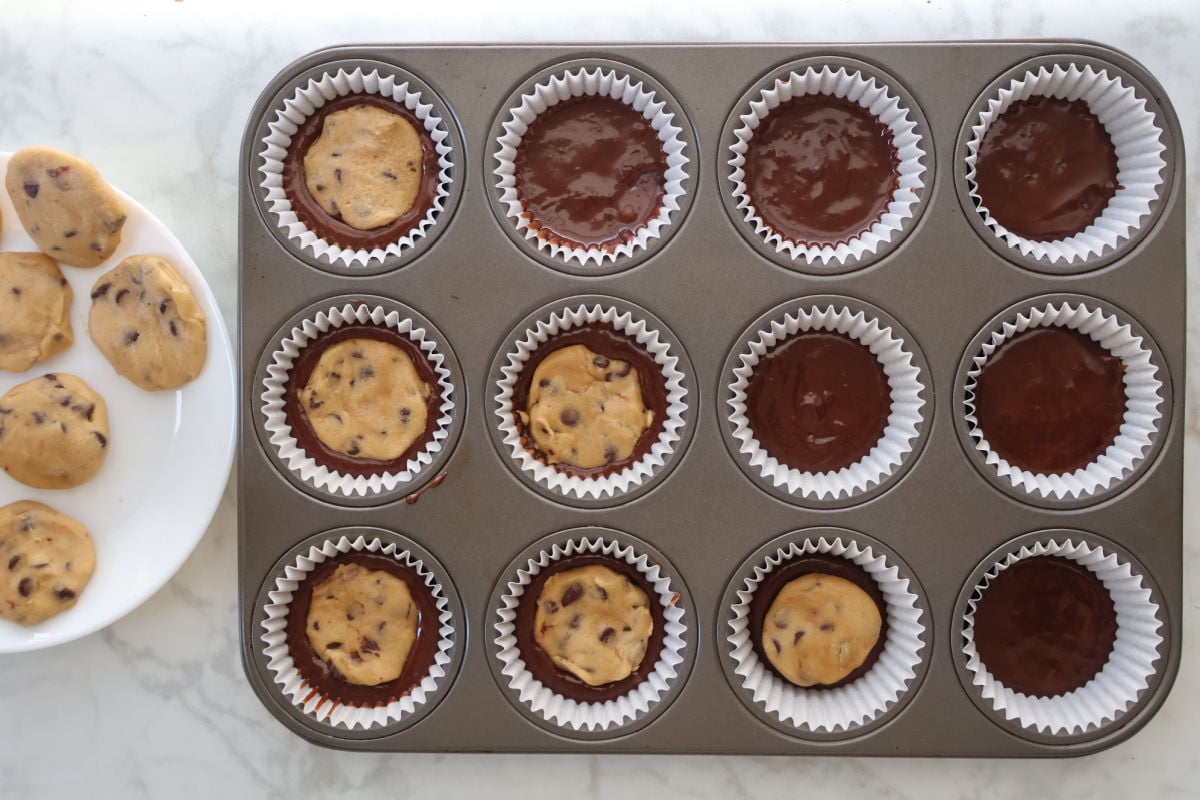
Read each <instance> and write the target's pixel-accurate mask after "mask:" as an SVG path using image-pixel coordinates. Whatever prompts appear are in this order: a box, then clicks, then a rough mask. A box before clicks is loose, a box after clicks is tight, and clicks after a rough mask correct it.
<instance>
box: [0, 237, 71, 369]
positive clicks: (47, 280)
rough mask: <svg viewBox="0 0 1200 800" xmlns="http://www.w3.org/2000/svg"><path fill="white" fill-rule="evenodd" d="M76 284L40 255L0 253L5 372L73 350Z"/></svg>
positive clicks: (0, 346) (0, 360)
mask: <svg viewBox="0 0 1200 800" xmlns="http://www.w3.org/2000/svg"><path fill="white" fill-rule="evenodd" d="M71 298H72V294H71V284H69V283H67V279H66V278H64V277H63V274H62V270H60V269H59V268H58V264H55V263H54V259H52V258H49V257H47V256H44V255H42V254H41V253H0V369H5V370H8V371H9V372H24V371H25V370H27V369H29V368H30V367H32V366H33V365H34V364H36V363H37V362H39V361H44V360H46V359H47V358H49V357H50V356H52V355H55V354H56V353H60V352H62V351H63V350H66V349H67V348H68V347H70V346H71V342H73V341H74V338H75V337H74V333H73V332H72V330H71Z"/></svg>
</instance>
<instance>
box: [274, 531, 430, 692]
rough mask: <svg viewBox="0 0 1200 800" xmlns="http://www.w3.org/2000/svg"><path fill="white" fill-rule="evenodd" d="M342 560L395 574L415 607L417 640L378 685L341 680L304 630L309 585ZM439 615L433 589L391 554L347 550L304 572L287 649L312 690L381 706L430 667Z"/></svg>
mask: <svg viewBox="0 0 1200 800" xmlns="http://www.w3.org/2000/svg"><path fill="white" fill-rule="evenodd" d="M346 563H355V564H361V565H362V566H364V567H366V568H367V569H370V570H380V571H383V572H387V573H388V574H390V575H395V576H396V577H397V578H399V579H400V580H402V581H404V583H405V584H407V585H408V591H409V593H410V594H411V595H412V598H413V602H414V603H415V604H416V606H417V612H418V614H419V620H418V622H417V639H416V641H415V642H413V646H412V650H411V651H409V654H408V659H407V660H406V661H405V662H404V671H403V672H401V673H400V677H398V678H396V679H395V680H393V681H388V682H387V683H381V684H379V685H378V686H359V685H356V684H353V683H349V682H348V681H346V680H345V679H343V678H342V677H341V675H340V674H339V673H338V672H337V670H336V669H335V668H334V667H332V666H331V665H330V664H328V663H327V662H325V661H323V660H321V659H320V658H318V657H317V655H316V654H315V653H314V652H313V649H312V645H311V644H309V641H308V632H307V631H306V630H305V625H306V624H307V621H308V609H309V606H311V605H312V592H313V589H314V588H315V587H316V586H317V585H319V584H320V583H321V581H323V580H325V578H326V577H328V576H329V575H330V574H331V573H332V572H333V571H334V570H335V569H337V567H338V565H339V564H346ZM437 618H438V614H437V605H436V604H435V602H434V599H433V593H432V592H430V591H429V587H428V586H426V585H425V584H424V583H423V582H422V581H421V578H420V576H418V575H417V573H415V572H414V571H413V570H412V569H410V568H409V567H407V566H405V565H404V564H401V563H400V562H399V561H397V560H396V559H394V558H392V557H391V556H385V555H378V554H375V553H359V552H354V553H347V554H345V555H340V556H338V557H336V558H330V559H327V560H326V561H324V562H322V563H321V564H318V565H317V568H316V569H314V570H313V571H312V572H310V573H309V574H308V577H307V578H306V579H305V580H304V581H303V582H302V583H301V584H300V586H299V588H298V589H297V590H296V594H295V597H294V598H293V599H292V603H291V606H290V607H289V608H288V619H287V628H286V630H287V643H288V652H289V653H290V655H291V656H292V661H293V662H294V663H295V665H296V670H297V671H298V672H299V673H300V676H301V677H302V678H303V679H304V681H305V683H307V684H308V686H310V687H311V688H312V690H313V691H314V692H316V693H317V694H319V695H321V696H322V697H325V698H328V699H329V700H330V701H331V702H332V703H334V704H337V705H351V706H363V707H367V708H372V707H376V706H383V705H387V704H388V703H391V702H394V701H396V700H398V699H400V698H401V697H404V696H405V695H406V694H408V693H409V691H411V690H412V688H413V687H414V686H416V685H417V684H419V683H420V682H421V679H422V678H424V677H425V676H426V675H427V674H428V673H429V669H430V667H432V666H433V660H434V656H435V655H436V654H437V648H438V640H439V638H440V637H439V635H438V624H437Z"/></svg>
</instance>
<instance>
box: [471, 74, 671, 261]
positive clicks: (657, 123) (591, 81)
mask: <svg viewBox="0 0 1200 800" xmlns="http://www.w3.org/2000/svg"><path fill="white" fill-rule="evenodd" d="M584 96H588V97H611V98H612V99H614V100H619V101H621V102H622V103H625V104H626V105H628V106H629V107H631V108H632V109H633V110H634V111H637V112H638V113H639V114H641V115H642V116H643V117H645V119H646V120H647V121H648V122H649V123H650V125H651V126H652V127H653V128H654V130H655V131H657V132H658V140H659V141H660V142H661V143H662V149H663V153H664V154H665V155H666V159H667V169H666V172H664V173H663V198H662V204H661V206H660V207H659V210H658V214H656V215H655V216H654V217H653V218H652V219H650V220H649V221H648V222H646V223H645V224H644V225H642V226H641V227H640V228H638V229H637V230H636V231H635V232H634V236H633V238H631V239H630V240H629V241H627V242H622V243H620V244H617V245H606V246H604V247H601V246H599V245H593V246H590V247H583V246H569V245H565V244H557V243H553V242H550V241H549V240H548V239H546V238H545V237H544V235H540V234H541V233H542V232H541V230H540V229H541V225H540V224H539V223H538V221H537V220H534V219H533V217H532V214H531V213H530V212H528V211H526V209H525V206H524V204H523V203H522V202H521V198H520V196H519V193H518V187H517V182H516V175H515V172H516V166H515V163H514V162H515V159H516V157H517V148H518V147H519V146H520V144H521V139H522V138H523V137H524V136H525V133H526V131H527V130H528V129H529V126H530V125H531V124H532V123H533V121H534V120H535V119H536V118H537V116H538V115H539V114H541V113H542V112H543V111H545V110H546V109H547V108H549V107H551V106H553V105H557V104H558V103H561V102H562V101H564V100H568V99H570V98H573V97H584ZM668 100H669V98H666V97H659V96H658V95H657V94H656V92H655V91H654V90H653V89H652V88H650V87H649V86H647V85H646V84H645V83H644V82H643V81H641V80H639V79H638V77H637V76H636V75H632V74H629V73H627V72H624V71H623V70H622V69H621V68H620V66H619V65H617V66H616V67H613V68H601V67H595V68H590V69H589V68H580V69H574V70H567V71H564V72H560V73H558V74H556V75H552V76H551V77H549V78H547V79H546V80H544V81H542V82H541V83H538V84H537V85H536V86H534V87H533V89H532V90H531V91H530V92H529V93H527V94H524V95H522V96H521V99H520V102H519V103H518V104H517V106H516V107H515V108H512V109H509V111H508V116H509V118H508V120H507V121H506V122H504V123H503V128H504V133H503V135H501V136H500V138H499V139H498V140H497V141H496V152H495V161H496V168H495V169H494V170H493V174H494V175H495V176H496V188H497V189H499V190H500V204H501V205H502V206H503V207H504V209H505V217H506V218H507V222H508V223H509V224H511V225H514V226H515V227H516V229H517V230H518V231H519V232H521V233H522V234H523V235H524V237H525V239H526V240H527V241H529V242H530V243H531V244H533V245H535V246H536V247H537V249H538V250H541V251H543V252H546V253H549V254H550V255H551V256H553V257H554V258H556V259H562V260H563V262H564V263H570V262H572V261H575V262H578V263H579V265H580V266H586V265H587V264H589V263H594V264H595V265H596V266H600V265H602V264H603V263H604V262H605V261H616V260H617V259H618V258H624V257H628V256H631V255H633V254H634V253H636V252H638V251H640V250H644V249H646V248H647V247H648V246H650V243H651V242H652V241H653V240H655V239H657V238H659V237H660V236H661V235H662V234H663V231H664V229H666V227H667V226H669V225H670V224H671V216H672V215H673V214H675V213H676V212H678V211H679V201H680V198H682V197H683V195H684V189H683V182H684V180H686V179H687V177H688V172H687V165H688V163H689V162H690V158H689V157H688V155H687V153H686V152H685V144H684V141H683V137H682V136H681V133H682V131H683V128H682V121H681V120H677V119H676V114H679V113H681V112H679V111H678V110H677V109H675V108H672V107H671V106H670V105H668Z"/></svg>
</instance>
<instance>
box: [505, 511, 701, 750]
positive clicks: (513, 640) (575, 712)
mask: <svg viewBox="0 0 1200 800" xmlns="http://www.w3.org/2000/svg"><path fill="white" fill-rule="evenodd" d="M583 555H599V556H605V557H608V558H612V559H614V560H616V561H620V562H623V563H625V564H628V565H630V566H632V567H634V568H635V569H637V571H638V572H639V573H640V574H641V575H642V576H643V577H644V578H645V580H646V582H647V583H648V584H649V585H650V586H652V587H653V589H654V594H655V596H656V599H657V601H658V603H659V604H660V606H661V610H662V614H663V619H664V631H663V633H664V636H663V644H662V650H661V651H660V652H659V654H658V659H657V661H656V662H655V664H654V669H653V671H652V672H651V673H650V675H649V676H648V677H647V678H646V679H645V680H644V681H643V682H642V683H640V684H639V685H637V686H636V687H634V688H633V689H631V690H630V691H629V692H628V693H627V694H625V695H622V696H621V697H618V698H617V699H615V700H609V701H606V702H603V703H587V702H581V701H578V700H574V699H572V698H569V697H564V696H563V695H561V694H558V693H556V692H554V691H552V690H550V689H549V688H547V687H546V686H544V685H543V684H542V683H541V681H539V680H538V679H537V678H536V677H534V675H533V674H532V673H531V672H530V671H529V670H528V669H527V668H526V665H525V661H524V660H523V659H522V658H521V653H520V650H519V648H518V644H517V634H516V624H515V621H516V618H517V607H518V605H519V604H520V602H521V597H522V595H523V594H524V592H525V589H526V587H528V586H529V585H530V584H531V583H532V582H533V580H534V579H535V578H536V577H537V575H538V573H540V572H541V571H542V570H543V569H546V568H547V567H548V566H550V565H551V564H553V563H554V562H556V561H559V560H561V559H565V558H571V557H575V556H583ZM490 608H491V611H490V616H491V619H492V625H491V631H492V634H493V638H492V645H493V647H494V650H493V656H494V658H493V659H492V673H493V675H494V676H495V678H496V681H497V682H498V683H499V684H500V687H501V689H502V690H504V693H505V695H506V697H508V699H509V700H510V702H512V703H513V705H514V706H515V707H516V708H517V710H518V711H520V712H521V713H522V714H523V715H524V716H526V717H527V718H529V719H530V720H531V721H533V722H534V723H535V724H537V725H539V726H540V727H543V728H546V729H548V730H551V731H553V732H555V733H558V734H560V735H564V736H570V737H572V738H580V739H605V738H613V737H616V736H623V735H625V734H627V733H631V732H633V731H634V730H638V729H640V728H642V727H644V726H645V725H647V724H649V723H650V722H651V721H652V720H653V719H655V718H656V717H657V716H658V715H659V714H661V713H662V712H663V711H664V710H666V708H667V706H668V705H669V704H670V702H671V701H672V700H673V699H674V698H675V696H676V695H678V693H679V692H680V691H681V690H682V688H683V685H684V683H685V682H686V681H687V676H688V674H689V673H690V671H691V667H692V663H693V661H694V659H695V652H694V651H695V648H696V645H695V642H694V640H695V635H696V634H695V626H696V616H695V609H694V607H693V606H692V602H691V596H690V595H689V594H688V592H687V588H686V587H685V586H684V584H683V582H682V580H681V578H680V577H679V573H678V572H677V571H676V570H675V568H674V567H673V566H672V565H671V564H670V562H668V561H667V560H666V558H665V557H664V556H663V555H662V554H661V553H658V552H657V551H656V550H654V548H652V547H650V546H649V545H648V544H646V543H645V542H642V541H641V540H639V539H637V538H635V537H633V536H630V535H629V534H625V533H621V532H620V531H614V530H609V529H605V528H576V529H573V530H568V531H561V532H559V533H556V534H551V535H550V536H546V537H544V538H542V539H540V540H539V541H537V542H535V543H534V544H533V545H531V546H530V547H529V548H527V549H526V550H525V551H524V552H522V553H521V554H520V555H518V556H517V558H516V559H514V560H513V562H512V563H511V564H509V566H508V567H507V568H506V569H505V570H504V572H503V573H502V577H501V578H500V583H499V584H498V585H497V586H496V589H495V591H494V592H493V595H492V603H491V606H490Z"/></svg>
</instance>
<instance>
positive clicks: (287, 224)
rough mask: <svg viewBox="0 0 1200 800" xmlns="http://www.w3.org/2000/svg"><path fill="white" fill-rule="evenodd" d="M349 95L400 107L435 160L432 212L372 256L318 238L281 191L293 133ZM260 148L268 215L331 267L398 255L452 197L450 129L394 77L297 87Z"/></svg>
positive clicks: (354, 75)
mask: <svg viewBox="0 0 1200 800" xmlns="http://www.w3.org/2000/svg"><path fill="white" fill-rule="evenodd" d="M348 94H371V95H379V96H381V97H386V98H388V99H389V100H394V101H396V102H397V103H399V104H400V105H402V106H404V107H405V108H407V109H408V110H409V111H410V112H411V113H412V114H413V116H415V117H416V118H417V120H418V121H420V122H421V123H422V124H423V125H424V128H425V133H426V134H428V136H429V138H430V140H432V142H433V146H434V148H435V149H436V150H437V154H438V168H439V170H438V178H437V179H438V189H437V193H436V195H435V197H434V199H433V205H432V207H431V208H430V209H429V210H428V211H427V212H426V214H425V216H424V218H422V219H421V220H420V221H418V222H417V223H416V224H415V225H414V226H413V227H412V229H411V230H409V231H408V233H406V234H405V235H403V236H401V237H400V238H399V239H397V240H396V241H394V242H389V243H388V244H387V246H386V247H376V248H373V249H370V250H367V249H350V248H344V247H341V246H340V245H337V244H334V243H333V242H330V241H328V240H326V239H324V238H322V237H321V236H320V235H318V234H317V233H316V232H314V231H312V230H311V229H309V227H308V226H307V225H305V224H304V223H303V222H302V221H301V220H300V219H299V217H297V216H296V212H295V211H294V210H293V209H292V203H291V201H290V200H289V199H288V197H287V194H286V193H285V192H284V190H283V161H284V158H286V157H287V152H288V148H289V147H290V146H291V143H292V137H293V136H295V134H296V131H297V130H299V129H300V126H301V125H302V124H303V123H304V121H305V120H306V119H308V118H309V117H310V116H312V115H313V114H314V113H316V112H317V110H318V109H320V108H321V107H322V106H324V105H325V104H326V103H327V102H329V101H330V100H333V99H334V98H337V97H342V96H344V95H348ZM261 144H262V149H261V150H260V151H259V157H260V158H261V160H262V163H261V164H260V165H259V168H258V173H259V177H260V179H261V180H260V182H259V186H260V187H262V188H263V189H264V190H265V192H266V194H265V198H264V202H265V205H266V209H267V211H268V212H270V213H271V214H273V215H274V216H275V220H276V225H278V226H279V228H280V229H281V230H283V231H285V232H286V234H287V237H288V239H290V240H292V241H293V242H295V244H296V246H297V247H298V248H299V249H300V250H301V251H303V250H310V251H312V254H313V255H314V256H315V257H317V258H320V259H323V260H325V261H328V262H329V263H330V264H338V263H339V262H340V263H341V264H342V265H344V266H346V267H352V266H355V265H357V266H359V267H368V266H371V265H372V262H379V261H382V260H383V259H385V258H387V257H389V256H400V255H402V254H403V253H404V251H405V250H408V249H410V248H411V247H412V246H413V245H414V244H416V242H417V240H418V239H420V238H422V237H423V236H425V235H426V234H427V233H428V232H429V229H430V228H431V227H432V226H433V225H434V223H436V222H437V218H438V215H439V214H441V212H442V210H443V208H444V207H445V204H446V198H447V197H448V196H449V194H450V181H451V176H450V171H451V169H452V167H453V166H454V160H453V159H454V152H453V148H452V146H451V139H450V133H449V128H448V124H447V123H446V122H445V121H444V120H443V119H442V118H441V117H440V116H438V114H437V112H436V110H435V109H434V107H433V105H431V104H430V103H429V102H428V98H424V97H422V96H421V93H420V92H419V91H416V90H415V87H413V86H412V84H411V83H409V82H408V81H405V80H403V79H402V78H400V77H398V76H397V75H392V74H386V73H384V74H380V72H379V70H377V69H374V70H371V71H370V72H367V73H364V72H363V70H362V68H361V67H359V68H356V69H355V70H354V71H353V72H347V71H346V70H344V69H338V70H336V71H332V70H331V71H329V72H326V73H324V74H323V75H322V76H321V77H320V78H319V79H317V78H314V79H310V80H309V81H308V82H307V83H306V84H305V85H303V86H298V87H296V90H295V92H294V93H293V94H292V96H291V97H289V98H287V99H285V100H284V102H283V107H282V108H276V109H275V119H274V120H273V121H271V122H270V123H269V124H268V133H267V135H266V136H264V137H263V139H262V140H261Z"/></svg>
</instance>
